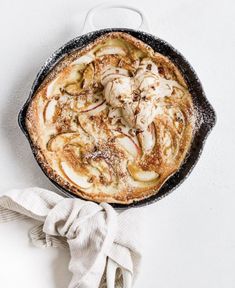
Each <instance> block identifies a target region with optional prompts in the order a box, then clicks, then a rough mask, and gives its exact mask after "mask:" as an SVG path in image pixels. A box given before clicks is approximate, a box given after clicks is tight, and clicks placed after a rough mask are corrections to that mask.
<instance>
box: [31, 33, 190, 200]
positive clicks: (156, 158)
mask: <svg viewBox="0 0 235 288" xmlns="http://www.w3.org/2000/svg"><path fill="white" fill-rule="evenodd" d="M117 38H119V39H123V40H124V41H126V42H127V43H130V44H131V45H133V46H135V47H137V48H138V49H140V50H141V51H144V53H146V54H147V55H151V58H152V60H153V61H154V62H155V63H157V65H158V67H159V73H160V74H162V75H164V77H165V78H166V79H173V80H176V81H177V82H178V83H179V84H180V85H181V86H182V87H184V88H185V91H186V92H185V93H186V94H187V95H186V97H185V96H182V95H181V92H180V91H177V88H175V89H174V91H173V93H174V94H175V95H176V96H175V97H174V98H173V99H172V98H171V99H167V100H166V104H167V101H168V102H169V103H168V105H169V106H170V107H171V108H172V109H173V112H174V113H176V112H175V111H178V110H177V109H180V110H179V111H180V112H179V113H182V115H183V116H182V117H183V119H184V120H183V121H184V129H183V131H180V132H179V131H177V129H180V125H181V123H180V122H179V123H177V125H178V126H177V128H176V127H175V126H174V122H173V120H172V119H171V117H173V116H169V115H168V116H166V115H162V116H160V117H158V118H157V119H155V121H154V125H155V129H156V131H155V133H156V134H157V135H163V134H164V133H165V132H164V131H165V130H164V127H167V129H166V130H167V131H168V132H169V131H170V132H169V133H170V137H171V141H172V142H171V143H173V144H172V145H173V146H174V145H175V146H177V145H178V146H177V147H175V149H177V151H178V153H177V155H176V158H175V161H174V162H173V163H172V164H167V169H165V167H166V164H165V162H164V161H167V160H164V157H166V158H165V159H167V156H165V155H163V154H164V153H165V152H164V151H163V150H164V149H163V148H162V149H163V150H161V149H160V148H159V149H158V151H153V152H152V153H150V154H147V155H145V156H144V157H143V158H141V163H139V166H140V167H141V168H142V169H143V170H145V169H147V168H149V167H150V168H152V169H155V170H156V167H157V168H158V172H159V173H160V175H161V177H160V179H159V180H158V182H157V184H156V185H153V187H151V188H149V187H148V189H146V187H142V188H140V187H139V188H138V189H134V188H133V187H128V188H127V190H123V191H119V192H118V193H115V194H111V193H110V194H108V193H102V192H101V191H99V192H97V193H94V192H89V193H87V192H86V191H83V190H82V189H79V188H78V186H77V185H74V183H73V182H72V181H70V179H68V178H67V177H66V175H63V174H61V175H59V173H58V171H56V170H55V169H53V167H52V166H53V165H52V160H51V159H50V157H49V156H48V155H49V154H50V153H51V152H48V151H45V149H43V147H44V146H45V143H44V142H43V140H42V138H43V137H42V135H41V134H40V133H41V132H40V131H41V128H40V125H41V122H40V121H42V120H39V119H40V117H41V114H40V109H41V108H40V107H41V106H40V105H44V104H42V103H41V102H43V101H44V100H45V98H46V96H45V95H46V91H47V89H48V85H49V84H50V83H51V82H52V81H53V80H54V79H56V77H57V76H58V75H60V73H61V72H63V75H66V73H68V74H69V73H70V70H69V68H68V67H69V65H70V64H71V63H72V62H73V61H75V60H76V59H78V58H79V57H81V56H83V55H85V54H86V53H88V52H89V51H91V50H92V49H94V48H95V47H97V46H99V45H100V44H101V43H103V42H104V41H106V40H107V39H117ZM113 61H115V59H114V60H113ZM101 65H103V63H101ZM66 71H67V72H66ZM64 77H65V76H64ZM181 96H182V97H181ZM169 98H170V97H169ZM48 103H49V102H47V105H49V104H48ZM45 111H46V109H44V112H43V113H45ZM56 113H57V114H58V113H61V111H57V112H56ZM43 117H44V118H45V117H46V116H45V115H44V114H43ZM174 121H175V119H174ZM177 121H178V120H177ZM181 121H182V119H181ZM96 123H97V121H96ZM26 125H27V130H28V132H29V135H30V138H31V141H32V143H33V149H34V151H35V155H36V159H37V161H38V162H39V163H40V165H41V167H42V169H43V170H44V172H45V173H46V175H48V176H49V177H50V178H51V179H52V180H53V181H55V182H56V183H58V184H59V185H60V186H62V187H63V188H64V189H67V190H68V191H70V192H72V193H74V194H75V195H78V196H80V197H82V198H84V199H87V200H93V201H96V202H102V201H105V202H112V203H122V204H129V203H131V202H133V201H138V200H141V199H144V198H147V197H149V196H151V195H153V194H155V193H157V192H158V191H159V189H160V187H161V186H162V185H163V184H164V183H165V181H166V180H167V179H168V178H169V177H170V176H171V175H172V174H174V173H175V172H176V171H177V170H178V169H179V167H180V165H181V164H182V162H183V161H184V159H185V157H186V154H187V151H188V149H189V146H190V144H191V140H192V137H193V129H194V110H193V104H192V99H191V96H190V94H189V92H188V91H187V84H186V82H185V80H184V78H183V76H182V75H181V73H180V72H179V70H178V69H177V67H176V66H175V65H174V64H173V63H172V62H171V61H170V60H169V59H168V58H167V57H165V56H163V55H161V54H159V53H156V52H154V51H153V50H152V48H151V47H149V46H148V45H146V44H145V43H143V42H142V41H140V40H138V39H136V38H134V37H132V36H131V35H129V34H126V33H122V32H113V33H108V34H105V35H103V36H101V37H100V38H98V39H96V40H95V41H94V42H93V43H91V44H89V45H87V46H86V47H85V48H84V49H82V50H79V51H75V52H73V53H72V54H70V55H68V56H66V57H65V58H64V59H63V60H62V61H60V63H59V64H58V65H57V66H56V67H55V68H54V69H53V71H52V72H51V73H49V75H48V76H47V77H46V79H45V80H44V81H43V83H42V84H41V86H40V87H39V89H38V91H37V92H36V93H35V95H34V96H33V99H32V101H31V103H30V105H29V107H28V111H27V115H26ZM63 125H66V123H65V124H64V123H63ZM60 128H61V127H60ZM100 129H101V130H102V129H105V128H104V126H100ZM62 130H63V129H62ZM62 132H63V131H62ZM177 133H178V134H177ZM179 133H181V134H180V135H181V136H180V141H179V140H178V138H177V137H179V136H177V135H179ZM52 134H53V133H52ZM160 138H161V137H159V138H158V137H157V139H156V141H157V144H156V146H157V145H158V146H157V147H164V145H165V144H164V145H163V143H160ZM163 138H164V137H163ZM174 141H175V142H174ZM110 149H114V148H113V147H111V146H110ZM71 151H72V150H69V149H68V151H67V152H66V153H69V154H67V155H69V156H68V157H69V159H70V160H69V161H70V163H72V160H71V159H72V157H73V156H72V154H71V153H74V152H71ZM112 151H114V150H112ZM66 153H64V155H63V157H65V156H66ZM167 153H168V152H166V154H167ZM171 153H173V152H172V151H171ZM118 157H119V158H120V159H121V158H122V157H121V156H120V155H119V156H117V157H116V159H118ZM75 161H76V160H75ZM71 165H72V164H71ZM75 166H76V165H75ZM75 166H74V167H75ZM146 166H148V167H146ZM63 176H64V177H63Z"/></svg>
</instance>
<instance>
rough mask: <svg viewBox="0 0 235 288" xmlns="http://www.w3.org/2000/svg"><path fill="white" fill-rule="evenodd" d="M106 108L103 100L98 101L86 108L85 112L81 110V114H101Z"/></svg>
mask: <svg viewBox="0 0 235 288" xmlns="http://www.w3.org/2000/svg"><path fill="white" fill-rule="evenodd" d="M106 107H107V105H106V103H105V100H103V99H100V101H98V102H97V103H92V104H91V105H90V106H88V107H87V109H86V110H83V111H82V112H83V113H84V112H90V113H89V114H91V112H92V114H98V113H100V112H102V111H103V110H104V109H105V108H106Z"/></svg>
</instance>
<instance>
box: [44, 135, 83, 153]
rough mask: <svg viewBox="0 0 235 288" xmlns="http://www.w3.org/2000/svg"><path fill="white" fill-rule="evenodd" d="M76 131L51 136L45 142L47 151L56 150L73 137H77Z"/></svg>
mask: <svg viewBox="0 0 235 288" xmlns="http://www.w3.org/2000/svg"><path fill="white" fill-rule="evenodd" d="M78 136H79V134H78V133H62V134H58V135H56V136H54V137H52V138H51V139H50V140H49V141H48V143H47V149H48V150H49V151H58V150H60V149H63V147H64V146H65V145H66V144H67V143H68V142H69V141H70V140H72V139H73V138H75V137H78Z"/></svg>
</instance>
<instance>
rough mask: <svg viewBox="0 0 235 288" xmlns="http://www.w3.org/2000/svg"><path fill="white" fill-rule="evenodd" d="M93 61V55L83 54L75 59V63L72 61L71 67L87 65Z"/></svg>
mask: <svg viewBox="0 0 235 288" xmlns="http://www.w3.org/2000/svg"><path fill="white" fill-rule="evenodd" d="M94 60H95V56H94V55H93V54H85V55H83V56H81V57H79V58H78V59H76V60H75V61H73V63H72V64H73V65H81V64H85V65H87V64H89V63H91V62H92V61H94Z"/></svg>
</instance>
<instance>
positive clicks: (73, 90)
mask: <svg viewBox="0 0 235 288" xmlns="http://www.w3.org/2000/svg"><path fill="white" fill-rule="evenodd" d="M82 90H83V88H82V86H81V82H73V83H70V84H67V85H66V86H65V87H64V91H65V92H66V93H67V94H68V95H71V96H76V95H78V94H79V93H80V92H81V91H82Z"/></svg>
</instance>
